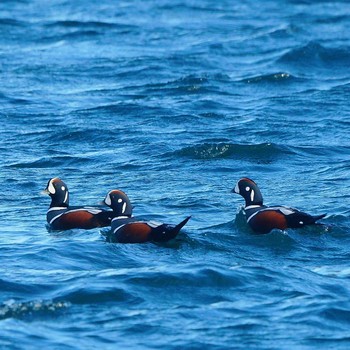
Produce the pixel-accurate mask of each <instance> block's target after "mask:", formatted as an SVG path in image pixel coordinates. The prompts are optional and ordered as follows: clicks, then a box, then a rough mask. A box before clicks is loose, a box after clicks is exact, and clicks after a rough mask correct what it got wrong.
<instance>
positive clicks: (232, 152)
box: [176, 142, 290, 163]
mask: <svg viewBox="0 0 350 350" xmlns="http://www.w3.org/2000/svg"><path fill="white" fill-rule="evenodd" d="M288 153H290V151H288V150H287V148H282V147H280V146H278V145H276V144H272V143H261V144H256V145H254V144H253V145H242V144H234V143H226V142H223V143H203V144H200V145H195V146H188V147H185V148H182V149H181V150H179V151H177V152H176V154H177V155H179V156H182V157H189V158H193V159H218V158H234V159H241V160H245V161H251V162H256V161H258V162H261V163H266V162H271V161H273V160H274V159H276V158H278V157H281V156H283V155H284V154H288Z"/></svg>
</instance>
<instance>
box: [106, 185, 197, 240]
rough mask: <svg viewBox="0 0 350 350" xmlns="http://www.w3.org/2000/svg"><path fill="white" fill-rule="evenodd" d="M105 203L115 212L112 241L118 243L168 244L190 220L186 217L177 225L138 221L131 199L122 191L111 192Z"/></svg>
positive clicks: (112, 223) (112, 224)
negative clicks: (134, 214)
mask: <svg viewBox="0 0 350 350" xmlns="http://www.w3.org/2000/svg"><path fill="white" fill-rule="evenodd" d="M103 203H104V204H105V205H107V206H109V207H110V208H111V209H112V210H113V215H114V217H113V219H112V222H111V234H112V239H111V240H112V241H113V242H118V243H145V242H151V241H153V242H167V241H170V240H172V239H174V238H175V237H176V236H177V235H178V233H179V232H180V230H181V229H182V228H183V227H184V226H185V225H186V224H187V222H188V221H189V220H190V218H191V217H190V216H188V217H186V218H185V219H184V220H183V221H181V222H180V223H178V224H177V225H171V224H166V223H162V222H157V221H143V220H138V219H136V218H135V217H134V216H133V215H132V214H133V207H132V205H131V202H130V199H129V197H128V196H127V195H126V193H125V192H123V191H121V190H111V191H109V192H108V193H107V195H106V197H105V198H104V200H103Z"/></svg>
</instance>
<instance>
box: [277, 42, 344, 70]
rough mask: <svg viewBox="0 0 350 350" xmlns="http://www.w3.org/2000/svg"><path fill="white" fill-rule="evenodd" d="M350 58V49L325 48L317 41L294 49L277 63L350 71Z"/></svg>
mask: <svg viewBox="0 0 350 350" xmlns="http://www.w3.org/2000/svg"><path fill="white" fill-rule="evenodd" d="M349 57H350V48H348V47H345V48H328V47H324V46H322V45H321V44H319V43H318V42H316V41H312V42H309V43H308V44H307V45H305V46H302V47H299V48H294V49H292V50H290V51H288V52H287V53H285V54H284V55H283V56H282V57H280V58H279V59H278V61H277V63H283V64H286V63H287V64H292V65H302V66H313V67H315V66H316V67H324V68H332V69H334V68H335V67H337V68H339V67H342V68H344V69H348V67H349V63H350V60H349Z"/></svg>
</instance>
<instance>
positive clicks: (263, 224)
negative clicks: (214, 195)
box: [232, 178, 326, 233]
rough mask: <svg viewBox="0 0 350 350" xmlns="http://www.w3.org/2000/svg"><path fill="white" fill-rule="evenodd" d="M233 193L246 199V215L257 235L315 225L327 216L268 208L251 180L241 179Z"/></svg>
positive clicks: (274, 207) (285, 208)
mask: <svg viewBox="0 0 350 350" xmlns="http://www.w3.org/2000/svg"><path fill="white" fill-rule="evenodd" d="M232 192H235V193H237V194H240V195H241V196H242V197H243V198H244V199H245V207H244V213H245V216H246V219H247V223H248V224H249V226H250V227H251V228H252V230H253V231H255V232H256V233H269V232H270V231H271V230H273V229H280V230H285V229H287V228H300V227H304V226H306V225H313V224H315V223H316V221H318V220H320V219H322V218H324V217H325V216H326V214H321V215H316V216H313V215H310V214H307V213H305V212H302V211H300V210H298V209H294V208H289V207H286V206H271V207H268V206H266V205H264V204H263V197H262V194H261V192H260V189H259V187H258V186H257V184H256V183H255V182H254V181H253V180H251V179H249V178H242V179H240V180H239V181H238V182H237V184H236V186H235V188H234V189H233V190H232Z"/></svg>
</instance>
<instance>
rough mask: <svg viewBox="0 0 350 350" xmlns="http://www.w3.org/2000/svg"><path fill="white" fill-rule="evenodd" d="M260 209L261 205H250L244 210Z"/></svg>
mask: <svg viewBox="0 0 350 350" xmlns="http://www.w3.org/2000/svg"><path fill="white" fill-rule="evenodd" d="M260 207H262V205H260V204H252V205H248V206H247V207H245V208H244V210H247V209H254V208H260Z"/></svg>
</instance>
